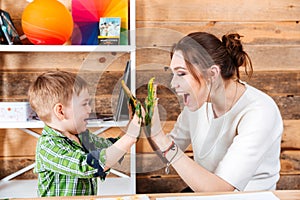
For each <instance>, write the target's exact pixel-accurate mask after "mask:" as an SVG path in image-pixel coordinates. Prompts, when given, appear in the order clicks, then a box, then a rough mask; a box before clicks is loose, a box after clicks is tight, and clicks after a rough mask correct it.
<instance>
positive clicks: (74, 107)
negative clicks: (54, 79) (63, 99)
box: [65, 89, 92, 134]
mask: <svg viewBox="0 0 300 200" xmlns="http://www.w3.org/2000/svg"><path fill="white" fill-rule="evenodd" d="M91 110H92V109H91V106H90V95H89V93H88V90H87V89H85V90H83V91H81V93H80V94H79V96H77V95H76V94H74V95H73V97H72V100H71V102H70V104H69V105H68V106H67V107H65V117H66V118H65V119H66V120H67V121H66V123H65V126H66V127H65V129H66V130H67V131H68V132H70V133H72V134H78V133H81V132H83V131H85V130H86V126H87V118H89V115H90V113H91Z"/></svg>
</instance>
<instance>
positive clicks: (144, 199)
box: [96, 194, 150, 200]
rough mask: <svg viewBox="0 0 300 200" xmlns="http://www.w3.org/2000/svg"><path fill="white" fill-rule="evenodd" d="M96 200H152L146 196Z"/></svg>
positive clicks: (98, 199)
mask: <svg viewBox="0 0 300 200" xmlns="http://www.w3.org/2000/svg"><path fill="white" fill-rule="evenodd" d="M96 200H150V199H149V197H148V196H147V195H145V194H140V195H133V196H124V197H112V198H97V199H96Z"/></svg>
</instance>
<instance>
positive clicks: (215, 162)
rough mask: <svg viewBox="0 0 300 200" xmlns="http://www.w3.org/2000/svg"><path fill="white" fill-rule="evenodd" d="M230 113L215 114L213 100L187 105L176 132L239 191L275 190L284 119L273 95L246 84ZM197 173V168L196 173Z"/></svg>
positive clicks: (207, 165) (177, 138) (173, 133)
mask: <svg viewBox="0 0 300 200" xmlns="http://www.w3.org/2000/svg"><path fill="white" fill-rule="evenodd" d="M245 86H246V91H245V92H244V94H243V95H242V96H241V97H240V99H239V100H238V101H237V103H236V104H235V105H234V106H233V107H232V108H231V110H230V111H228V112H227V113H226V114H224V115H223V116H221V117H219V118H213V114H212V109H211V104H205V105H203V106H202V107H201V108H200V109H199V110H197V111H195V112H191V111H189V110H188V109H187V108H184V109H183V111H182V113H181V114H180V116H179V117H178V119H177V122H176V124H175V126H174V129H173V130H172V131H171V133H170V134H171V136H172V137H173V138H174V140H175V142H176V144H178V145H179V146H180V148H181V149H182V150H185V149H186V148H187V147H188V146H189V145H190V144H192V147H193V154H194V160H195V161H196V162H197V163H198V164H200V165H201V166H203V167H204V168H206V169H207V170H209V171H210V172H213V173H215V174H216V175H218V176H219V177H221V178H222V179H224V180H225V181H227V182H228V183H230V184H231V185H233V186H234V187H235V188H236V189H237V190H241V191H247V190H248V191H249V190H274V189H276V183H277V181H278V179H279V171H280V145H281V136H282V132H283V122H282V118H281V115H280V112H279V109H278V107H277V105H276V104H275V102H274V101H273V99H272V98H270V97H269V96H268V95H266V94H265V93H263V92H261V91H259V90H257V89H255V88H254V87H251V86H249V85H247V84H245ZM195 173H197V172H195Z"/></svg>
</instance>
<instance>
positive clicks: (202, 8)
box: [0, 0, 300, 193]
mask: <svg viewBox="0 0 300 200" xmlns="http://www.w3.org/2000/svg"><path fill="white" fill-rule="evenodd" d="M61 2H63V3H64V4H65V5H66V6H67V7H68V8H69V9H70V5H71V1H70V0H61ZM27 4H28V2H26V1H25V0H19V1H18V4H16V3H14V1H10V0H0V7H1V9H4V10H6V11H8V12H10V14H11V16H12V18H13V21H14V23H15V25H16V27H17V29H18V31H19V33H20V34H22V29H21V16H22V10H23V9H24V8H25V6H26V5H27ZM299 13H300V2H299V1H298V0H282V1H273V0H253V1H238V0H226V1H216V0H213V1H212V0H201V1H197V0H186V1H181V0H173V1H169V0H151V1H147V0H136V17H137V20H136V25H137V29H136V36H137V89H138V90H137V95H138V98H140V99H143V98H144V96H145V94H146V93H145V85H146V83H147V81H148V80H149V78H150V77H152V76H155V77H156V80H157V82H159V84H160V85H159V88H158V97H159V98H160V105H161V106H162V107H163V108H164V110H165V112H163V113H162V116H163V119H164V120H165V121H166V123H165V124H164V129H165V130H166V132H167V131H170V130H171V128H172V126H173V124H174V121H175V120H176V118H177V116H178V114H179V113H180V110H181V102H180V99H178V98H177V96H176V95H175V94H174V93H173V92H172V90H170V86H169V83H170V80H171V74H170V72H168V71H164V67H165V66H168V65H169V62H170V58H169V50H170V48H171V46H172V44H173V43H175V42H176V41H178V39H180V38H181V37H182V36H184V35H185V34H187V33H190V32H193V31H207V32H211V33H213V34H216V35H217V36H218V37H221V36H222V35H224V34H226V33H228V32H238V33H240V34H241V35H243V36H244V37H243V38H242V39H243V41H244V44H245V50H246V51H247V52H248V54H249V55H250V57H251V58H252V61H253V66H254V76H253V78H252V79H251V80H247V82H248V83H249V84H251V85H253V86H255V87H257V88H259V89H261V90H263V91H265V92H266V93H268V94H269V95H271V96H272V98H273V99H274V100H275V101H276V103H277V105H278V106H279V108H280V111H281V113H282V116H283V119H284V126H285V129H284V135H283V139H282V153H281V166H282V169H281V179H280V181H279V183H278V188H279V189H300V165H299V163H300V162H299V161H300V132H299V130H300V127H299V124H300V123H299V122H300V121H299V120H300V108H299V103H300V91H299V88H300V81H299V80H300V66H299V65H300V57H299V55H300V24H299V20H300V15H299ZM128 58H129V55H128V54H122V53H93V52H92V53H26V52H25V53H3V52H2V53H1V54H0V63H1V65H0V67H1V68H0V83H1V91H0V94H1V96H0V98H1V100H2V101H26V98H27V97H26V92H27V89H28V85H29V84H30V82H31V81H32V80H33V79H34V78H35V77H36V76H37V74H39V73H41V72H43V71H46V70H49V69H64V70H69V71H75V72H78V73H80V74H81V75H83V76H84V78H86V79H87V80H88V81H89V82H90V83H91V85H92V86H91V89H92V90H93V91H94V93H93V95H94V96H95V110H96V111H97V112H101V113H111V112H113V108H112V103H111V102H113V98H112V93H114V91H115V90H116V89H118V86H116V84H117V82H118V81H119V80H120V77H121V75H122V70H123V68H124V65H125V63H126V60H127V59H128ZM37 131H40V130H37ZM122 131H123V130H122V129H111V130H109V131H108V132H107V133H106V134H111V133H113V134H117V135H118V134H122ZM35 144H36V139H34V138H33V137H32V136H29V135H27V134H26V133H23V132H22V131H20V130H18V129H1V130H0V168H1V169H0V178H3V177H4V176H6V175H8V174H10V173H12V172H13V171H15V170H17V169H20V168H22V167H24V166H26V165H27V164H31V163H33V162H34V154H35V152H34V151H35ZM137 151H138V157H137V166H138V172H139V173H138V174H137V191H138V192H139V193H150V192H178V191H180V190H181V189H182V188H184V187H185V184H184V183H183V181H182V180H181V179H180V177H179V176H178V175H177V174H176V172H175V171H174V170H171V173H170V174H169V175H166V174H165V173H164V171H163V165H162V164H160V163H159V162H158V160H157V159H158V158H157V157H156V156H155V154H153V152H152V150H151V148H150V146H149V144H148V143H147V141H146V139H143V138H142V139H140V140H139V142H138V144H137ZM186 153H187V154H188V155H190V156H192V149H189V151H187V152H186ZM17 178H18V179H30V178H36V175H35V174H33V173H32V171H29V172H26V173H24V174H23V175H21V176H19V177H17Z"/></svg>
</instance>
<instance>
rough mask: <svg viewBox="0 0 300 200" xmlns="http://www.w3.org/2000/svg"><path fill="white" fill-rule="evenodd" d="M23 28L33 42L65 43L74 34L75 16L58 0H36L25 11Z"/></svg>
mask: <svg viewBox="0 0 300 200" xmlns="http://www.w3.org/2000/svg"><path fill="white" fill-rule="evenodd" d="M22 28H23V31H24V34H25V35H26V37H27V38H28V39H29V41H30V42H32V43H33V44H53V45H54V44H64V43H65V42H66V41H68V40H69V38H70V37H71V35H72V31H73V18H72V15H71V13H70V12H69V10H68V9H67V8H66V7H65V6H64V5H63V4H62V3H60V2H59V1H57V0H34V1H33V2H31V3H30V4H28V5H27V6H26V8H25V9H24V11H23V14H22Z"/></svg>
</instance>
